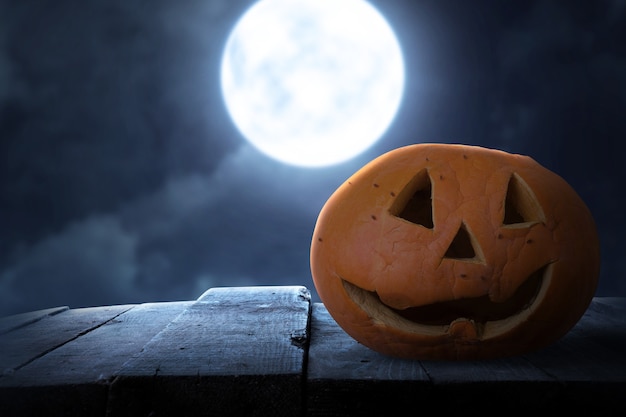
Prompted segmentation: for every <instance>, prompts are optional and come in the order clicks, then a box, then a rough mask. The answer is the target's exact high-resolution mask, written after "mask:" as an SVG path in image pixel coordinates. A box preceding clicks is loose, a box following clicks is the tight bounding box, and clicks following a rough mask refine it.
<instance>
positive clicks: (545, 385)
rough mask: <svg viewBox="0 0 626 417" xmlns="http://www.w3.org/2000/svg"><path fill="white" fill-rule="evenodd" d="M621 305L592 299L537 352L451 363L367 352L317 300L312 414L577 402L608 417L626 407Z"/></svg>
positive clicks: (547, 406) (625, 321) (549, 406)
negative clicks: (570, 325)
mask: <svg viewBox="0 0 626 417" xmlns="http://www.w3.org/2000/svg"><path fill="white" fill-rule="evenodd" d="M624 305H626V303H624V302H622V301H621V300H613V301H611V302H600V301H597V300H594V302H593V303H592V305H591V306H590V308H589V311H588V312H587V314H586V315H585V317H583V319H581V322H580V323H579V324H578V325H577V326H576V327H575V329H573V330H572V331H571V332H570V333H569V334H568V335H566V337H564V338H563V339H562V340H561V341H559V342H557V343H556V344H554V345H553V346H551V347H549V348H547V349H543V350H541V351H539V352H535V353H533V354H529V355H525V356H518V357H511V358H504V359H496V360H485V361H461V362H446V361H406V360H401V359H397V358H389V357H385V356H383V355H379V354H377V353H375V352H373V351H368V350H367V348H365V347H363V346H361V345H359V344H358V343H357V342H356V341H354V340H352V339H351V338H350V337H349V336H348V335H347V334H346V333H344V332H343V331H342V330H341V329H340V328H339V327H338V326H337V324H336V323H335V322H334V321H333V320H332V318H330V316H329V315H328V312H327V311H326V309H325V307H324V306H323V305H322V304H317V303H316V304H314V305H313V310H312V319H311V330H312V331H311V332H312V335H311V345H310V350H309V365H308V377H307V407H306V409H307V415H310V416H339V415H351V414H353V413H354V414H358V415H380V414H381V413H385V412H388V407H389V404H398V408H399V409H404V407H407V408H410V407H412V406H411V404H415V403H420V404H421V405H420V406H424V407H425V406H427V405H429V404H430V405H433V406H436V407H437V410H438V411H445V412H466V411H476V412H480V411H481V410H482V409H483V408H484V407H485V405H487V404H488V405H489V407H490V408H492V407H503V408H502V409H509V410H516V411H518V412H521V411H524V412H528V411H534V410H537V411H538V410H544V411H545V410H552V411H558V410H562V407H563V404H572V405H574V406H575V407H576V408H578V409H579V410H588V411H591V410H593V411H597V412H600V413H610V412H611V411H613V410H614V409H615V407H621V404H620V402H621V397H622V395H623V393H624V392H626V374H625V373H626V363H625V359H624V356H625V355H623V352H624V350H623V347H624V342H625V338H626V332H625V331H624V329H626V317H625V315H624V314H617V310H615V309H622V308H623V306H624ZM622 311H623V310H622ZM607 314H609V315H611V317H612V318H610V319H607V318H606V317H605V315H607ZM619 352H622V353H619ZM601 356H603V357H601ZM594 367H596V368H595V369H594ZM397 369H401V370H400V371H397ZM389 370H391V372H390V373H389V374H387V373H386V372H389ZM576 375H577V376H576ZM417 381H420V382H419V383H417ZM620 392H621V393H622V394H621V395H620V394H619V393H620ZM381 399H384V401H381ZM413 407H414V406H413Z"/></svg>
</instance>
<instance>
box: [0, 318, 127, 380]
mask: <svg viewBox="0 0 626 417" xmlns="http://www.w3.org/2000/svg"><path fill="white" fill-rule="evenodd" d="M132 307H133V306H132V305H118V306H108V307H92V308H84V309H76V310H68V311H65V312H63V313H62V314H60V315H55V316H47V317H45V318H43V319H41V320H39V321H37V322H35V323H32V324H30V325H28V326H26V327H22V328H19V329H16V330H14V331H11V332H8V333H5V334H3V335H1V336H0V370H2V374H1V375H0V382H1V381H2V380H3V379H4V378H7V377H9V376H11V375H12V374H13V373H14V372H15V371H17V370H19V369H20V368H22V367H23V366H25V365H27V364H28V363H30V362H31V361H33V360H35V359H37V358H39V357H41V356H43V355H44V354H46V353H48V352H51V351H52V350H54V349H56V348H58V347H59V346H62V345H64V344H65V343H67V342H69V341H70V340H73V339H75V338H77V337H79V336H80V335H82V334H85V333H87V332H89V331H92V330H93V329H95V328H97V327H100V326H101V325H102V324H104V323H106V322H107V321H109V320H112V319H113V318H114V317H116V316H118V315H120V314H122V313H123V312H124V311H127V310H129V309H130V308H132Z"/></svg>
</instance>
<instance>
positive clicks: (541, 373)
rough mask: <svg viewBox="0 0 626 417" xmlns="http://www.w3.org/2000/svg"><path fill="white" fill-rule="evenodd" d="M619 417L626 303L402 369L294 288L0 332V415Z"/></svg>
mask: <svg viewBox="0 0 626 417" xmlns="http://www.w3.org/2000/svg"><path fill="white" fill-rule="evenodd" d="M431 406H433V407H435V408H434V410H437V412H442V411H446V412H448V413H452V412H459V413H460V412H468V411H473V412H475V413H480V414H495V413H498V414H503V415H515V414H522V413H524V414H527V413H528V412H529V411H531V412H532V411H548V412H563V411H571V410H576V411H579V412H587V413H590V414H589V415H593V416H597V415H620V416H624V415H626V298H612V297H601V298H594V300H593V302H592V304H591V306H590V307H589V309H588V311H587V313H586V314H585V315H584V316H583V317H582V319H581V320H580V321H579V323H578V324H577V325H576V326H575V327H574V328H573V329H572V330H571V331H570V332H569V333H568V334H567V335H566V336H565V337H563V338H562V339H561V340H560V341H558V342H557V343H555V344H554V345H552V346H550V347H548V348H546V349H543V350H541V351H537V352H534V353H531V354H528V355H524V356H516V357H512V358H507V359H499V360H489V361H476V362H438V361H410V360H402V359H397V358H391V357H387V356H383V355H380V354H378V353H376V352H374V351H372V350H370V349H368V348H366V347H364V346H362V345H360V344H359V343H357V342H356V341H354V340H353V339H352V338H350V337H349V336H348V335H347V334H346V333H344V332H343V330H342V329H341V328H339V327H338V326H337V324H336V323H335V322H334V320H333V319H332V318H331V317H330V315H329V314H328V312H327V311H326V309H325V307H324V305H323V304H321V303H312V302H311V300H310V294H309V291H308V290H307V289H306V288H304V287H301V286H267V287H233V288H213V289H210V290H208V291H207V292H205V293H204V294H203V295H202V296H201V297H200V298H198V299H197V300H195V301H182V302H167V303H147V304H137V305H119V306H106V307H96V308H81V309H69V308H67V307H59V308H51V309H47V310H41V311H35V312H31V313H26V314H20V315H16V316H10V317H5V318H1V319H0V416H26V415H64V416H138V415H141V416H162V415H172V416H193V415H220V416H223V415H242V416H253V415H269V416H299V415H305V416H331V415H332V416H347V415H350V416H353V415H380V416H384V415H388V414H389V413H390V410H393V409H403V410H407V411H408V412H410V413H411V414H413V413H414V414H418V413H422V412H427V411H426V410H428V409H431Z"/></svg>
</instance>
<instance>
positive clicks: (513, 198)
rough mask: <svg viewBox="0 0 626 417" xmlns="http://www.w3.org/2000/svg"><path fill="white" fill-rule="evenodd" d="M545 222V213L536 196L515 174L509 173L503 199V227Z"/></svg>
mask: <svg viewBox="0 0 626 417" xmlns="http://www.w3.org/2000/svg"><path fill="white" fill-rule="evenodd" d="M542 222H545V215H544V213H543V210H542V209H541V206H540V205H539V202H537V197H535V194H534V193H533V192H532V190H531V189H530V187H529V186H528V184H526V182H525V181H524V180H523V179H522V178H521V177H520V176H519V175H517V174H515V173H514V174H513V175H511V178H510V179H509V185H508V187H507V191H506V198H505V200H504V220H503V222H502V223H503V224H504V226H505V227H522V226H526V225H527V224H528V223H542Z"/></svg>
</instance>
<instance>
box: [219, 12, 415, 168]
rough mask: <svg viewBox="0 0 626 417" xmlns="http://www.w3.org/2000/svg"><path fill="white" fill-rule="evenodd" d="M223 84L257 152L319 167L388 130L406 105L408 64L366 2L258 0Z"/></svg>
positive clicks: (231, 42) (225, 64) (225, 62)
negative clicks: (401, 105)
mask: <svg viewBox="0 0 626 417" xmlns="http://www.w3.org/2000/svg"><path fill="white" fill-rule="evenodd" d="M221 87H222V93H223V96H224V101H225V104H226V108H227V110H228V112H229V114H230V116H231V118H232V120H233V122H234V124H235V125H236V127H237V128H238V129H239V131H240V132H241V133H242V135H243V136H244V137H245V138H246V139H247V140H248V141H249V142H250V143H251V144H252V145H253V146H255V147H256V148H257V149H258V150H259V151H261V152H262V153H264V154H266V155H268V156H270V157H272V158H274V159H276V160H278V161H281V162H283V163H287V164H292V165H299V166H307V167H320V166H326V165H332V164H336V163H339V162H343V161H346V160H348V159H350V158H352V157H354V156H356V155H358V154H359V153H361V152H363V151H365V150H366V149H368V148H369V147H370V146H371V145H373V144H374V143H375V142H376V141H377V140H378V139H379V138H380V137H381V136H382V135H383V134H384V133H385V131H386V130H387V128H388V127H389V125H390V124H391V122H392V121H393V119H394V117H395V115H396V112H397V111H398V108H399V106H400V101H401V99H402V94H403V90H404V61H403V57H402V51H401V48H400V45H399V43H398V40H397V39H396V36H395V34H394V32H393V30H392V29H391V27H390V26H389V24H388V23H387V21H386V20H385V18H384V17H383V16H382V15H381V14H380V13H379V12H378V10H376V9H375V8H374V7H373V6H372V5H370V4H369V3H367V2H366V1H364V0H260V1H258V2H257V3H255V4H254V5H252V7H250V8H249V9H248V10H247V11H246V12H245V13H244V14H243V16H242V17H241V18H240V19H239V21H238V22H237V23H236V25H235V27H234V29H233V30H232V32H231V33H230V35H229V37H228V40H227V42H226V46H225V49H224V53H223V56H222V62H221Z"/></svg>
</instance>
